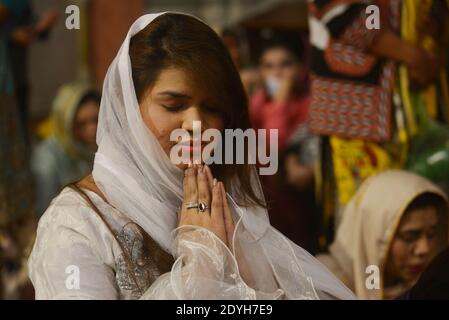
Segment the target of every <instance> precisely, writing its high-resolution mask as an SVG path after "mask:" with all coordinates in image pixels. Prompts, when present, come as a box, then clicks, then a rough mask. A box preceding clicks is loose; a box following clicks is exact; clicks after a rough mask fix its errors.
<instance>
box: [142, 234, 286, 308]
mask: <svg viewBox="0 0 449 320" xmlns="http://www.w3.org/2000/svg"><path fill="white" fill-rule="evenodd" d="M176 231H177V237H176V250H177V254H176V256H177V259H176V261H175V263H174V264H173V268H172V270H171V272H169V273H166V274H164V275H162V276H160V277H159V278H158V279H157V280H156V282H155V283H153V285H152V286H151V287H150V288H149V289H148V290H147V291H146V292H145V293H144V294H143V295H142V297H141V299H181V300H186V299H187V300H189V299H223V300H226V299H233V300H252V299H277V298H280V297H281V296H282V293H283V292H282V290H278V291H276V292H274V293H271V294H268V293H264V292H258V291H255V290H254V289H252V288H250V287H249V286H248V285H247V284H246V283H245V282H244V281H243V280H242V278H241V276H240V274H239V270H238V266H237V261H236V259H235V257H234V255H233V254H232V253H231V251H230V250H229V249H228V247H227V246H226V245H225V244H224V243H223V242H222V241H221V240H220V239H219V238H218V237H217V236H216V235H215V234H214V233H213V232H211V231H209V230H208V229H205V228H202V227H197V226H182V227H179V228H178V229H177V230H176Z"/></svg>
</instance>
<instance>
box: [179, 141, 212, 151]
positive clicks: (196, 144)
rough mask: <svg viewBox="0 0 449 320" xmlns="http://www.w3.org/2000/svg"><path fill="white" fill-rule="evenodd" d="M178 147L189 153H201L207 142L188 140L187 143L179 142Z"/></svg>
mask: <svg viewBox="0 0 449 320" xmlns="http://www.w3.org/2000/svg"><path fill="white" fill-rule="evenodd" d="M179 145H180V146H181V147H182V148H185V149H186V150H187V151H189V152H201V150H202V149H203V148H204V147H205V146H206V145H207V142H204V141H193V140H190V141H187V142H181V143H179Z"/></svg>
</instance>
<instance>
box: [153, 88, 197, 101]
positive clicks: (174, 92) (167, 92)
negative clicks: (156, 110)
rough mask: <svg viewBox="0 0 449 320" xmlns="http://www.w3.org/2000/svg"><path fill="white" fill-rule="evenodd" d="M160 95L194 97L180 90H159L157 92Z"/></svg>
mask: <svg viewBox="0 0 449 320" xmlns="http://www.w3.org/2000/svg"><path fill="white" fill-rule="evenodd" d="M157 95H158V96H171V97H173V98H184V99H192V97H191V96H189V95H187V94H185V93H182V92H178V91H170V90H169V91H163V92H159V93H158V94H157Z"/></svg>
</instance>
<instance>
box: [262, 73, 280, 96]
mask: <svg viewBox="0 0 449 320" xmlns="http://www.w3.org/2000/svg"><path fill="white" fill-rule="evenodd" d="M279 85H280V82H279V79H278V78H274V77H269V78H267V79H266V80H265V88H266V90H267V93H268V95H269V96H270V97H271V98H273V97H274V96H275V95H276V93H277V92H278V90H279Z"/></svg>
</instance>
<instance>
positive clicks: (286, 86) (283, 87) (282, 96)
mask: <svg viewBox="0 0 449 320" xmlns="http://www.w3.org/2000/svg"><path fill="white" fill-rule="evenodd" d="M295 81H297V73H296V70H294V69H293V70H286V74H285V75H284V76H283V77H282V78H281V79H279V82H280V84H279V89H278V92H277V93H276V95H275V96H274V98H273V100H274V101H277V102H281V103H285V102H287V101H288V100H289V98H290V96H291V93H292V91H293V87H294V86H295Z"/></svg>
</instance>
